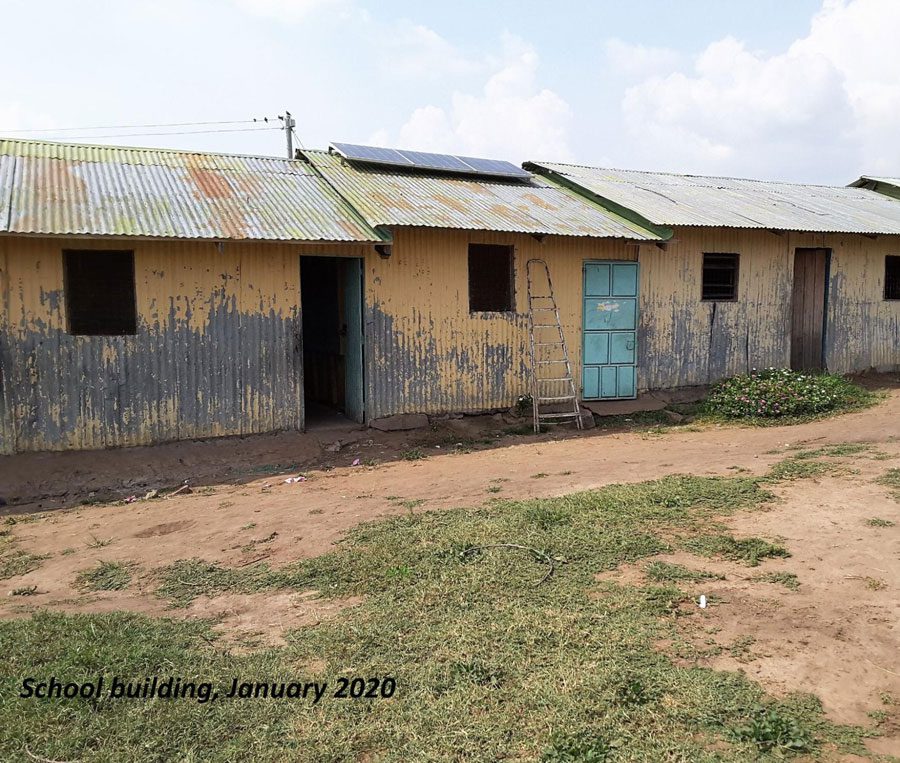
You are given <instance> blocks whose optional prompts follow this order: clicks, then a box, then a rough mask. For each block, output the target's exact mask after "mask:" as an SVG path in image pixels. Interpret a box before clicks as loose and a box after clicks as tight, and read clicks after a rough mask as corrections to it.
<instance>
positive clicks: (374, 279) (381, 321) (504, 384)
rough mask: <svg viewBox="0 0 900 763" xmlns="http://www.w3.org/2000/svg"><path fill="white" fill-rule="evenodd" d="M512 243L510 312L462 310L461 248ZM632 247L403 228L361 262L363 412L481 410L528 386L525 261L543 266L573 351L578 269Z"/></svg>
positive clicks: (577, 335) (628, 255) (464, 269)
mask: <svg viewBox="0 0 900 763" xmlns="http://www.w3.org/2000/svg"><path fill="white" fill-rule="evenodd" d="M470 243H483V244H506V245H512V246H514V247H515V279H516V311H517V312H516V313H514V314H502V313H482V314H478V313H475V314H471V313H469V306H468V305H469V292H468V245H469V244H470ZM635 255H636V247H633V246H632V247H629V246H628V245H627V244H626V243H625V242H624V241H620V240H614V239H596V240H585V239H576V238H564V237H558V236H549V237H547V238H546V239H544V241H543V243H540V242H539V241H538V240H537V239H535V238H533V237H532V236H528V235H522V234H504V233H490V232H484V233H482V232H472V231H449V230H434V229H427V228H401V229H398V230H396V231H395V235H394V246H393V252H392V255H391V257H390V258H389V259H387V260H384V259H381V258H379V257H378V256H377V255H370V256H369V258H368V260H367V263H366V289H367V300H366V302H367V310H366V334H367V340H366V341H367V358H368V363H367V367H368V384H367V399H368V404H367V410H368V413H369V416H370V417H371V418H378V417H380V416H387V415H390V414H393V413H402V412H426V413H438V412H446V411H481V410H487V409H490V408H501V407H505V406H510V405H512V404H513V403H514V402H515V399H516V397H517V396H518V395H521V394H526V393H528V392H529V391H530V384H529V381H528V369H529V357H528V321H527V317H526V310H527V301H526V294H527V291H526V289H527V286H526V276H525V263H526V262H527V261H528V260H529V259H531V258H543V259H545V260H546V261H547V263H548V265H549V266H550V269H551V273H552V277H553V281H554V289H555V292H556V294H557V297H558V299H559V304H560V314H561V319H562V322H563V327H564V331H565V333H566V339H567V341H568V343H569V351H570V353H571V354H572V359H573V362H574V364H575V367H576V368H577V367H579V364H580V358H581V278H582V274H581V267H582V262H583V261H584V260H590V259H633V258H634V256H635Z"/></svg>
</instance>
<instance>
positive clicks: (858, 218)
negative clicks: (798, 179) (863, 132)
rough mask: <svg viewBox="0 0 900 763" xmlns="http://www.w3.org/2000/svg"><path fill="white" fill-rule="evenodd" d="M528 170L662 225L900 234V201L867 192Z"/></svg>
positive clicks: (570, 169)
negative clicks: (579, 189)
mask: <svg viewBox="0 0 900 763" xmlns="http://www.w3.org/2000/svg"><path fill="white" fill-rule="evenodd" d="M525 167H526V168H527V169H530V170H532V171H534V172H538V173H540V174H542V175H543V176H545V177H547V178H548V179H558V180H560V181H561V182H565V183H567V184H570V185H571V186H572V187H578V188H581V189H583V190H584V191H585V192H586V193H587V194H589V195H591V196H592V197H594V198H595V199H597V200H598V201H600V202H601V203H602V202H603V201H604V200H605V201H608V202H609V203H610V204H611V205H615V206H619V207H623V208H625V209H627V210H631V211H633V212H634V213H635V214H637V215H639V216H640V217H641V218H644V219H645V220H647V221H649V222H650V223H653V224H655V225H663V226H711V227H725V228H763V229H771V230H793V231H811V232H821V233H866V234H879V233H884V234H900V202H898V201H897V200H895V199H892V198H889V197H888V196H884V195H880V194H877V193H873V192H872V191H870V190H866V189H864V188H855V187H846V186H826V185H804V184H800V183H782V182H770V181H761V180H744V179H740V178H723V177H706V176H701V175H675V174H669V173H664V172H638V171H633V170H616V169H604V168H602V167H585V166H578V165H572V164H556V163H550V162H526V164H525ZM615 206H613V207H612V208H615Z"/></svg>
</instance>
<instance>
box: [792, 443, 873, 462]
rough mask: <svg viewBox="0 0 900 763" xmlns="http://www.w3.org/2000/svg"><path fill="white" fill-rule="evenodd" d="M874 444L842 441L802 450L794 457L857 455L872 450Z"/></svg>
mask: <svg viewBox="0 0 900 763" xmlns="http://www.w3.org/2000/svg"><path fill="white" fill-rule="evenodd" d="M871 448H872V446H871V445H868V444H866V443H861V442H842V443H837V444H836V445H824V446H822V447H821V448H815V449H812V450H801V451H799V452H797V453H795V454H794V458H799V459H808V458H822V457H823V456H831V457H839V456H856V455H859V454H860V453H865V452H866V451H868V450H871Z"/></svg>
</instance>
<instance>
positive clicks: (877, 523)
mask: <svg viewBox="0 0 900 763" xmlns="http://www.w3.org/2000/svg"><path fill="white" fill-rule="evenodd" d="M866 524H867V525H868V526H869V527H893V526H894V525H895V524H896V523H895V522H892V521H891V520H890V519H880V518H879V517H872V518H871V519H867V520H866Z"/></svg>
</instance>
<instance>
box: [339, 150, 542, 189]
mask: <svg viewBox="0 0 900 763" xmlns="http://www.w3.org/2000/svg"><path fill="white" fill-rule="evenodd" d="M331 147H332V148H333V149H334V150H335V151H337V152H338V153H339V154H340V155H341V156H342V157H344V158H345V159H347V160H349V161H352V162H364V163H366V164H378V165H383V166H387V167H398V168H401V169H417V170H432V171H435V172H446V173H451V174H461V175H477V176H482V177H493V178H507V179H514V180H530V179H531V178H533V177H534V175H533V174H532V173H531V172H529V171H528V170H525V169H522V168H521V167H517V166H516V165H515V164H513V163H512V162H507V161H504V160H502V159H479V158H477V157H472V156H458V155H456V154H435V153H431V152H428V151H407V150H405V149H393V148H381V147H378V146H363V145H359V144H356V143H332V144H331Z"/></svg>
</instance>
